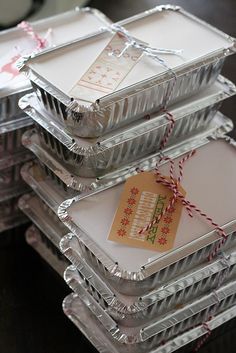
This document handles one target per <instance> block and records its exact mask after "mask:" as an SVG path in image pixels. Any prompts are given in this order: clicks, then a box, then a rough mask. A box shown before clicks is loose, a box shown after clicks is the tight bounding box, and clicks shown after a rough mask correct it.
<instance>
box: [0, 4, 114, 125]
mask: <svg viewBox="0 0 236 353" xmlns="http://www.w3.org/2000/svg"><path fill="white" fill-rule="evenodd" d="M86 13H87V14H89V15H92V16H94V17H95V18H97V19H98V20H99V21H100V25H101V26H102V25H103V26H104V25H108V24H109V23H110V20H109V19H108V18H107V17H106V16H105V15H104V14H103V13H102V12H100V11H99V10H97V9H93V8H89V7H85V8H81V9H80V8H79V7H76V8H75V9H74V10H72V11H67V12H65V13H63V14H59V15H54V16H51V17H48V18H45V19H42V20H39V21H35V22H32V26H33V28H34V29H36V30H37V31H47V30H48V29H49V28H51V29H52V30H53V29H56V27H57V26H60V24H61V23H66V21H68V20H71V19H74V18H76V17H78V22H79V17H80V14H82V15H83V16H84V15H85V16H86ZM89 20H90V16H88V22H89ZM98 28H99V27H98ZM88 32H89V23H88ZM22 33H24V32H22V30H21V29H19V28H17V27H14V28H11V29H8V30H5V31H1V32H0V40H1V41H4V42H6V41H8V40H11V41H12V39H15V44H17V43H18V42H19V41H20V40H21V38H22ZM73 37H74V33H71V35H70V37H69V38H70V39H71V38H73ZM60 40H61V41H60V43H58V44H57V45H59V44H61V43H64V42H65V40H63V37H62V38H60ZM21 45H22V43H21ZM57 45H56V46H57ZM12 47H13V45H12ZM11 49H12V48H11ZM43 50H44V49H43ZM4 54H5V53H4ZM29 92H32V87H31V84H30V82H29V80H27V79H22V80H21V81H20V83H19V82H18V83H15V84H14V83H13V84H11V83H10V84H8V85H7V86H6V87H3V88H2V87H1V92H0V122H1V121H10V120H12V119H18V118H19V119H20V118H21V117H22V111H21V110H20V108H19V106H18V101H19V99H20V98H21V97H22V96H24V95H25V94H26V93H29Z"/></svg>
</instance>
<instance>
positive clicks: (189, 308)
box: [77, 279, 236, 346]
mask: <svg viewBox="0 0 236 353" xmlns="http://www.w3.org/2000/svg"><path fill="white" fill-rule="evenodd" d="M82 282H83V280H82V279H81V283H80V286H78V288H77V294H78V295H79V297H80V299H81V300H82V301H83V302H84V304H86V305H87V306H88V308H89V309H90V310H91V311H92V313H93V314H94V315H95V316H96V317H97V319H98V320H99V321H100V322H101V323H102V324H103V326H104V327H105V328H106V330H107V331H108V332H109V333H110V334H111V337H112V338H113V339H114V340H116V341H118V342H119V343H125V344H127V345H131V346H132V345H135V344H137V343H142V342H145V341H147V340H148V339H150V338H151V337H153V336H156V335H158V334H159V333H161V332H163V331H166V330H168V329H169V328H171V327H172V326H174V325H176V324H177V323H180V322H181V321H184V320H186V319H187V318H190V317H192V316H194V315H195V314H198V313H199V314H200V313H201V312H202V313H204V312H205V310H207V309H208V308H209V307H212V306H213V305H217V304H218V301H220V302H222V301H223V300H224V299H226V298H227V297H231V296H232V295H235V292H236V281H234V282H233V281H232V282H230V283H228V284H227V285H224V286H222V287H220V288H219V289H217V290H215V292H214V293H210V294H207V295H204V296H201V297H200V298H198V299H195V300H193V301H191V303H188V304H187V305H185V306H184V307H183V308H181V309H177V310H175V311H173V312H170V313H168V314H167V315H161V317H160V318H159V319H158V320H156V321H153V323H152V324H149V325H147V326H144V327H142V328H141V327H137V328H136V330H134V332H133V334H126V333H125V332H122V331H121V329H120V327H119V325H117V324H116V323H115V321H114V320H113V319H112V318H111V317H110V316H109V314H108V313H106V311H105V310H104V309H102V308H101V306H100V305H99V304H98V303H97V302H96V300H95V299H94V298H93V297H92V296H91V295H90V294H89V293H88V292H87V290H86V289H85V288H84V287H83V283H82Z"/></svg>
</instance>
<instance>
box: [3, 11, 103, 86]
mask: <svg viewBox="0 0 236 353" xmlns="http://www.w3.org/2000/svg"><path fill="white" fill-rule="evenodd" d="M104 22H105V20H104V21H102V20H101V19H100V18H99V17H96V16H95V15H94V14H93V13H92V12H91V13H90V12H81V11H75V10H74V11H70V12H67V13H65V14H61V15H57V16H54V17H49V18H46V19H43V20H41V21H38V22H35V23H32V27H33V29H34V31H35V33H37V34H38V35H39V36H40V37H42V38H44V36H45V35H46V33H47V31H48V29H51V33H50V35H49V36H47V39H48V45H47V47H46V49H47V48H49V47H51V46H57V45H60V44H63V43H66V42H68V41H71V40H74V39H76V38H79V37H83V36H85V35H87V34H89V33H91V32H95V31H98V30H99V28H100V27H101V26H104ZM36 45H37V43H36V42H35V41H34V40H33V39H32V38H31V37H30V36H29V35H28V34H27V33H26V32H25V31H23V30H22V29H18V28H15V29H13V30H10V31H6V32H3V33H2V34H0V89H1V88H3V87H4V86H5V85H8V84H9V83H11V84H19V83H22V82H23V81H25V82H26V79H25V76H24V75H20V77H15V78H13V79H12V76H11V73H10V72H4V73H3V72H1V67H2V66H4V65H6V64H8V63H9V61H10V59H11V57H13V56H14V55H16V54H17V53H20V54H22V55H28V54H30V53H31V52H32V51H33V50H34V49H35V47H36Z"/></svg>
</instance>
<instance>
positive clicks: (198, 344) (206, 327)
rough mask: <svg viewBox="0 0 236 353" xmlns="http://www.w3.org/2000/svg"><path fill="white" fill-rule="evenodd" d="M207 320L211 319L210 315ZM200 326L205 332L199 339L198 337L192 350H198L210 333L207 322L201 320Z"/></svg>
mask: <svg viewBox="0 0 236 353" xmlns="http://www.w3.org/2000/svg"><path fill="white" fill-rule="evenodd" d="M209 320H211V317H210V318H209ZM202 326H203V327H204V329H205V330H206V333H205V334H204V336H203V337H202V338H201V339H199V341H198V343H197V345H196V347H195V348H194V350H193V352H198V351H199V349H200V348H201V347H202V345H203V344H204V343H205V342H206V341H207V340H208V338H209V337H210V335H211V329H210V327H209V326H208V324H207V323H206V322H203V324H202Z"/></svg>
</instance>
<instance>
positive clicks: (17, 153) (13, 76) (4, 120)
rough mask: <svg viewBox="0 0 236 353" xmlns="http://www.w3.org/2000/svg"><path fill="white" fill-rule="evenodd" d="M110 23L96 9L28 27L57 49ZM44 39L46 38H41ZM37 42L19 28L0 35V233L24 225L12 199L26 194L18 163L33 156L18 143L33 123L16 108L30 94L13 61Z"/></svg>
mask: <svg viewBox="0 0 236 353" xmlns="http://www.w3.org/2000/svg"><path fill="white" fill-rule="evenodd" d="M108 24H110V20H109V19H108V18H106V16H105V15H103V14H102V13H100V12H99V11H98V10H95V9H90V8H84V9H79V8H76V9H74V10H72V11H69V12H66V13H63V14H61V15H57V16H53V17H50V18H47V19H43V20H41V21H37V22H34V23H32V28H33V30H34V31H35V33H37V34H38V35H40V36H42V37H43V38H44V37H45V36H47V31H48V30H49V31H50V33H51V34H49V33H48V36H47V39H46V47H45V48H42V51H44V50H47V49H48V48H49V47H51V46H53V47H57V46H59V45H62V44H63V43H66V42H68V41H71V40H75V39H78V38H79V37H85V36H86V35H87V34H88V33H91V32H99V31H100V27H101V26H104V25H108ZM45 38H46V37H45ZM36 45H37V43H36V42H35V41H34V40H33V39H32V38H31V36H30V35H29V34H27V33H26V32H24V31H23V29H21V28H19V27H16V28H13V29H9V30H6V31H2V32H1V33H0V53H1V60H0V207H1V212H2V213H1V221H0V232H2V231H5V230H7V229H10V228H12V227H15V226H16V225H19V224H21V223H22V222H25V220H26V218H25V217H24V216H23V214H22V213H21V212H20V211H19V210H18V209H17V199H16V197H17V196H19V195H20V194H22V193H24V192H25V191H27V186H26V184H25V183H24V181H23V180H22V178H21V175H20V168H21V166H22V164H23V163H24V162H25V161H27V160H29V159H32V158H33V155H32V154H31V153H29V151H28V150H26V149H25V148H24V147H23V146H22V144H21V138H22V134H23V133H24V132H25V131H26V130H28V129H29V128H32V125H33V121H32V120H31V118H30V117H29V116H28V115H26V114H24V112H23V111H22V110H21V109H20V108H19V106H18V101H19V99H20V98H21V97H22V96H24V95H25V94H26V93H29V92H31V91H32V87H31V84H30V81H29V80H28V79H27V78H25V77H24V75H22V74H17V71H16V67H15V65H17V64H16V60H17V59H19V57H20V56H24V55H28V54H29V53H31V52H34V49H35V47H36Z"/></svg>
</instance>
